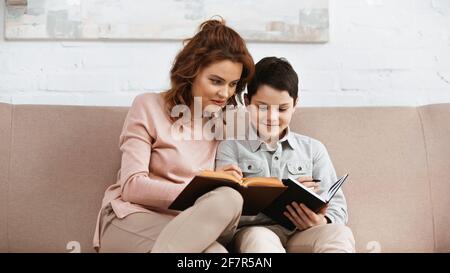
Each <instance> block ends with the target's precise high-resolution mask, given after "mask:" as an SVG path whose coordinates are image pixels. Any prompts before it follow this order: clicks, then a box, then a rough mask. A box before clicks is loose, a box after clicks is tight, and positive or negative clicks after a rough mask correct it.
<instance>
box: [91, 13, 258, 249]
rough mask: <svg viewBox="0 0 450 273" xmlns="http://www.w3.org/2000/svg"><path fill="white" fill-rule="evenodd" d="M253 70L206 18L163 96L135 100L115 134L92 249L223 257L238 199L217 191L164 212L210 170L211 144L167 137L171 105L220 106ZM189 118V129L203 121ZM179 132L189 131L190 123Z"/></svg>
mask: <svg viewBox="0 0 450 273" xmlns="http://www.w3.org/2000/svg"><path fill="white" fill-rule="evenodd" d="M253 70H254V63H253V59H252V57H251V55H250V54H249V52H248V50H247V48H246V45H245V42H244V40H243V39H242V38H241V37H240V36H239V35H238V34H237V33H236V32H235V31H234V30H232V29H231V28H229V27H227V26H225V24H224V23H223V22H221V21H218V20H209V21H206V22H204V23H203V24H201V25H200V28H199V32H198V33H197V34H196V35H195V36H194V37H192V38H191V39H188V40H187V43H186V45H185V46H184V48H183V49H182V50H181V51H180V52H179V53H178V55H177V57H176V59H175V62H174V64H173V67H172V69H171V88H170V90H168V91H167V92H164V93H144V94H141V95H138V96H137V97H136V98H135V100H134V101H133V104H132V106H131V108H130V110H129V112H128V114H127V117H126V119H125V123H124V126H123V130H122V133H121V135H120V141H119V142H120V150H121V151H122V160H121V169H120V170H119V172H118V178H117V183H116V184H114V185H112V186H110V187H109V188H108V189H107V190H106V192H105V196H104V198H103V202H102V208H101V210H100V212H99V216H98V220H97V226H96V231H95V235H94V248H95V249H96V250H98V251H100V252H226V248H225V247H224V246H223V244H226V243H228V242H229V241H230V239H231V237H232V236H233V234H234V231H235V229H236V226H237V223H238V220H239V217H240V215H241V209H242V197H241V196H240V194H239V193H238V192H237V191H235V190H233V189H231V188H226V187H221V188H218V189H217V190H214V191H211V192H209V193H208V194H205V195H203V196H202V197H200V198H199V199H198V200H197V201H196V203H195V205H193V206H192V207H191V208H189V209H187V210H185V211H183V212H181V213H180V212H177V211H172V210H169V209H168V207H169V205H170V204H171V202H172V201H173V200H174V199H175V198H176V197H177V195H178V194H179V193H180V192H181V191H182V190H183V189H184V187H185V186H186V185H187V183H188V182H189V181H190V180H191V179H192V178H193V177H194V176H195V174H197V173H198V172H199V171H200V170H202V169H210V170H213V169H214V158H215V154H216V149H217V145H218V141H217V140H214V139H213V140H205V139H200V140H195V139H194V140H189V139H187V140H186V139H179V138H177V137H176V136H174V133H173V130H172V129H173V125H174V123H175V121H176V118H175V117H173V115H172V113H173V107H175V106H177V105H182V106H185V107H188V108H189V109H191V110H194V108H195V107H194V97H195V98H196V101H200V102H201V109H202V110H204V109H206V108H211V106H215V107H219V108H223V107H224V106H225V105H226V104H227V103H229V102H230V98H232V97H233V95H235V94H239V93H241V92H242V91H243V89H244V87H245V85H246V83H247V81H248V79H249V78H251V76H252V74H253ZM197 98H198V99H197ZM191 116H192V117H193V118H194V119H196V120H194V123H195V121H200V122H201V124H204V123H205V122H207V119H206V118H203V117H200V118H198V117H196V116H194V115H191ZM183 117H185V116H183ZM184 125H186V124H184ZM183 131H184V132H193V127H192V125H191V123H188V124H187V125H186V126H183ZM219 171H222V172H226V173H230V174H233V175H238V176H240V175H242V174H241V173H238V174H237V173H236V172H238V171H237V167H236V166H224V167H223V168H221V169H219ZM224 204H226V205H225V206H224Z"/></svg>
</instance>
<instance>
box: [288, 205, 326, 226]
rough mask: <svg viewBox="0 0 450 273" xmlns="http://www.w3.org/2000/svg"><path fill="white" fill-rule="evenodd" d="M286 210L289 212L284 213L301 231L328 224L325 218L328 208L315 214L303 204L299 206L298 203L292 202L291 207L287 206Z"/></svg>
mask: <svg viewBox="0 0 450 273" xmlns="http://www.w3.org/2000/svg"><path fill="white" fill-rule="evenodd" d="M286 209H287V211H285V212H283V214H284V215H285V216H286V217H287V218H288V219H289V220H290V221H291V222H292V223H293V224H294V225H295V226H296V227H297V229H298V230H299V231H302V230H306V229H308V228H311V227H314V226H318V225H325V224H327V219H326V218H325V213H326V211H327V207H324V208H323V209H321V210H320V211H319V213H315V212H314V211H312V210H310V209H309V208H308V207H306V206H305V205H303V204H300V205H299V204H297V203H296V202H292V204H291V205H287V206H286Z"/></svg>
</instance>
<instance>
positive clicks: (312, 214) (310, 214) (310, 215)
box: [299, 204, 316, 220]
mask: <svg viewBox="0 0 450 273" xmlns="http://www.w3.org/2000/svg"><path fill="white" fill-rule="evenodd" d="M299 208H300V209H301V210H302V211H303V212H304V213H305V214H306V216H308V218H309V219H310V220H314V218H315V217H316V213H315V212H314V211H312V210H310V209H309V208H308V207H307V206H305V205H303V204H300V206H299Z"/></svg>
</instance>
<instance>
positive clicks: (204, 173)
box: [200, 171, 242, 184]
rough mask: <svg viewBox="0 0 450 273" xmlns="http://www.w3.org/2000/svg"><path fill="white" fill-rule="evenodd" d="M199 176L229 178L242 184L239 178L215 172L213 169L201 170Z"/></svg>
mask: <svg viewBox="0 0 450 273" xmlns="http://www.w3.org/2000/svg"><path fill="white" fill-rule="evenodd" d="M200 176H203V177H209V178H216V179H224V180H229V181H232V182H235V183H238V184H242V181H241V180H238V179H237V178H236V177H234V176H232V175H231V174H227V173H222V172H215V171H202V172H201V173H200Z"/></svg>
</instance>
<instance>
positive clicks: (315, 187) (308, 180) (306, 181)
mask: <svg viewBox="0 0 450 273" xmlns="http://www.w3.org/2000/svg"><path fill="white" fill-rule="evenodd" d="M297 181H298V182H300V183H302V184H303V186H305V187H307V188H308V189H310V190H311V191H313V192H315V193H318V192H319V183H317V182H314V181H313V178H312V177H311V176H302V177H300V178H299V179H298V180H297Z"/></svg>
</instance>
